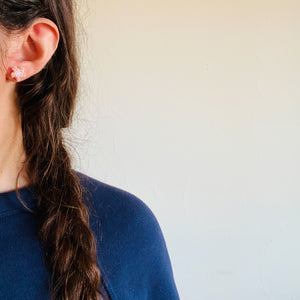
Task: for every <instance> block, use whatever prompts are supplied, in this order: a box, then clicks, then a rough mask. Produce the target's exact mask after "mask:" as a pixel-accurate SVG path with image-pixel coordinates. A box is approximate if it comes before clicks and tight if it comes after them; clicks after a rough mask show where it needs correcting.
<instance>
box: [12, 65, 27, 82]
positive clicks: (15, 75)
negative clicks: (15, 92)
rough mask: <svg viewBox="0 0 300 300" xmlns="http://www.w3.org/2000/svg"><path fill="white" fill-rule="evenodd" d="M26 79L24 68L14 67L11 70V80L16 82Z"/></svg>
mask: <svg viewBox="0 0 300 300" xmlns="http://www.w3.org/2000/svg"><path fill="white" fill-rule="evenodd" d="M24 77H25V70H24V68H23V67H18V66H14V67H12V68H11V73H10V79H11V80H14V81H17V82H18V81H21V80H22V79H23V78H24Z"/></svg>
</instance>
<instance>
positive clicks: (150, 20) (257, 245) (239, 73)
mask: <svg viewBox="0 0 300 300" xmlns="http://www.w3.org/2000/svg"><path fill="white" fill-rule="evenodd" d="M79 9H80V11H79V12H80V16H81V19H82V26H83V27H84V28H85V29H84V30H85V33H84V32H82V34H81V36H80V39H81V44H82V46H81V51H82V56H83V61H82V90H81V97H80V99H81V101H80V103H79V105H78V110H77V111H78V115H77V117H76V119H75V122H74V137H75V138H74V145H75V146H74V147H75V149H76V151H77V152H78V155H79V156H80V160H78V161H77V166H78V167H77V168H78V169H80V170H81V171H83V172H85V173H87V174H88V175H90V176H92V177H94V178H97V179H99V180H101V181H104V182H107V183H109V184H112V185H114V186H117V187H120V188H122V189H125V190H127V191H129V192H131V193H133V194H135V195H136V196H138V197H139V198H141V199H142V200H143V201H144V202H145V203H146V204H147V205H148V206H149V207H150V208H151V209H152V211H153V212H154V214H155V215H156V217H157V219H158V220H159V223H160V225H161V228H162V230H163V233H164V236H165V239H166V243H167V246H168V250H169V254H170V257H171V261H172V265H173V271H174V276H175V281H176V284H177V287H178V290H179V293H180V295H181V299H183V300H198V299H205V300H241V299H243V300H253V299H255V300H266V299H268V300H287V299H288V300H296V299H300V259H299V255H300V237H299V232H300V218H299V214H300V184H299V180H300V99H299V96H300V93H299V92H300V2H299V0H275V1H274V0H272V1H271V0H252V1H243V0H240V1H237V0H236V1H234V0H228V1H221V0H209V1H208V0H207V1H201V0H186V1H183V0H180V1H179V0H173V1H170V0H165V1H158V0H127V1H122V0H111V1H104V0H80V2H79ZM84 34H85V35H86V36H85V37H84Z"/></svg>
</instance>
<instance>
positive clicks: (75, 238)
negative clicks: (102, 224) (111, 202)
mask: <svg viewBox="0 0 300 300" xmlns="http://www.w3.org/2000/svg"><path fill="white" fill-rule="evenodd" d="M74 11H75V6H74V3H73V1H71V0H23V1H20V0H5V1H1V2H0V23H1V25H2V27H3V28H4V29H5V31H7V32H14V31H22V30H25V29H26V28H28V26H30V24H31V22H32V21H34V20H35V19H36V18H37V17H43V18H48V19H50V20H51V21H53V22H54V23H55V24H56V25H57V27H58V29H59V33H60V40H59V44H58V47H57V49H56V52H55V53H54V55H53V56H52V58H51V59H50V61H49V62H48V64H47V65H46V66H45V67H44V68H43V69H42V70H41V71H40V72H39V73H38V74H36V75H34V76H32V77H30V78H28V79H27V80H24V81H23V82H19V83H17V88H16V91H17V96H18V97H17V98H18V99H17V107H18V109H19V112H20V114H21V118H22V132H23V144H24V149H25V152H26V161H25V162H24V166H23V168H25V170H26V172H27V174H28V178H29V179H30V182H31V186H32V188H33V192H34V196H35V198H36V200H37V207H38V209H37V211H36V212H35V213H36V215H37V220H38V227H39V228H38V236H39V238H40V241H41V242H42V245H43V249H44V253H45V262H46V265H47V267H48V268H49V270H50V273H51V282H50V296H51V299H68V300H76V299H78V300H79V299H80V300H85V299H86V300H94V299H99V298H98V294H100V295H101V296H102V297H104V298H105V299H106V296H105V295H103V293H102V291H101V290H100V289H99V287H100V283H101V273H100V269H99V267H98V266H97V263H96V261H97V255H96V242H95V238H94V236H93V232H92V231H91V229H90V228H89V214H88V208H87V206H86V205H85V204H84V203H83V201H82V200H83V198H82V197H83V191H84V188H83V186H82V184H81V183H80V180H79V178H78V176H77V175H76V174H75V172H73V170H72V169H71V156H70V154H69V153H68V151H67V149H66V145H65V144H64V139H63V135H62V129H63V128H67V127H69V125H70V123H71V120H72V117H73V112H74V108H75V99H76V96H77V89H78V81H79V63H78V60H77V48H76V43H75V25H76V24H75V16H74ZM21 171H22V170H21ZM21 171H20V173H21ZM20 173H19V175H20ZM19 175H18V178H19ZM18 178H17V181H16V183H17V182H18ZM16 185H17V184H16ZM17 195H18V197H19V199H20V201H21V202H22V204H23V205H24V206H26V205H25V203H24V202H23V201H22V199H21V198H20V194H19V189H18V187H17ZM26 208H27V209H28V210H30V209H29V208H28V207H26ZM31 212H33V211H31ZM102 299H103V298H102Z"/></svg>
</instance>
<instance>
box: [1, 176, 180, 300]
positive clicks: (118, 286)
mask: <svg viewBox="0 0 300 300" xmlns="http://www.w3.org/2000/svg"><path fill="white" fill-rule="evenodd" d="M75 172H76V174H77V175H78V176H79V178H80V181H81V183H82V184H83V186H84V187H85V188H86V191H85V192H84V197H83V201H84V202H85V203H86V205H87V206H88V209H89V215H90V218H89V223H90V228H91V229H92V231H93V234H94V236H95V239H96V244H97V264H98V266H99V267H100V271H101V274H102V280H103V281H102V284H101V285H100V289H101V290H102V291H104V292H106V294H107V296H109V297H110V298H111V299H112V300H177V299H179V296H178V292H177V288H176V284H175V281H174V277H173V272H172V266H171V262H170V258H169V254H168V250H167V247H166V243H165V240H164V237H163V234H162V231H161V228H160V226H159V223H158V221H157V219H156V217H155V216H154V214H153V213H152V211H151V210H150V208H149V207H148V206H147V205H146V204H145V203H144V202H143V201H142V200H141V199H139V198H137V197H136V196H135V195H133V194H131V193H129V192H126V191H124V190H122V189H120V188H117V187H114V186H111V185H108V184H106V183H103V182H101V181H99V180H96V179H94V178H91V177H89V176H87V175H85V174H83V173H80V172H78V171H75ZM20 193H21V197H22V199H24V201H25V202H26V203H27V204H28V206H29V207H30V208H32V209H35V208H36V202H35V199H34V197H33V193H32V190H31V187H30V186H28V187H25V188H22V189H20ZM0 249H1V250H0V299H1V300H12V299H14V300H19V299H20V300H21V299H22V300H29V299H30V300H43V299H49V279H50V274H49V271H48V270H47V268H46V266H45V262H44V253H43V249H42V245H41V243H40V241H39V239H38V236H37V220H36V217H35V215H34V214H32V213H30V212H28V211H26V209H25V208H24V207H23V206H22V204H21V203H20V202H19V200H18V199H17V195H16V192H15V191H9V192H5V193H0Z"/></svg>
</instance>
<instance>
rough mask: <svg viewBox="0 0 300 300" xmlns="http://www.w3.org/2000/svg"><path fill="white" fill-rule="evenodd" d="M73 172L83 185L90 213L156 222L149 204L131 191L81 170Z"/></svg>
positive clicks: (84, 197)
mask: <svg viewBox="0 0 300 300" xmlns="http://www.w3.org/2000/svg"><path fill="white" fill-rule="evenodd" d="M75 172H76V174H77V175H78V178H79V179H80V182H81V184H82V186H83V201H85V203H86V204H87V206H88V208H89V210H90V213H91V215H94V216H95V217H102V218H106V217H109V218H119V217H121V216H122V221H124V222H126V221H130V222H132V221H135V222H141V221H148V222H149V221H150V220H151V219H152V222H157V219H156V217H155V216H154V214H153V212H152V211H151V209H150V208H149V206H148V205H146V203H145V202H144V201H143V200H141V199H140V198H139V197H137V196H136V195H134V194H133V193H130V192H129V191H126V190H124V189H122V188H119V187H117V186H113V185H110V184H108V183H105V182H103V181H100V180H98V179H96V178H94V177H91V176H89V175H87V174H84V173H82V172H79V171H75ZM141 217H142V218H141ZM120 221H121V220H120ZM119 225H121V224H119Z"/></svg>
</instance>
